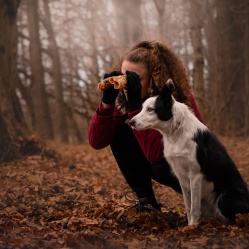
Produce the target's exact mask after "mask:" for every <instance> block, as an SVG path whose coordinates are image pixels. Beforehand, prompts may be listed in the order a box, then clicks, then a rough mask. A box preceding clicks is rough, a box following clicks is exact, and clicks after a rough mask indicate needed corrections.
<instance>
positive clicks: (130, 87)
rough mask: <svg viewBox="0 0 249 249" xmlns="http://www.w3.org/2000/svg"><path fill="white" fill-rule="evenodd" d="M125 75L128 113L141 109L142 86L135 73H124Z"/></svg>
mask: <svg viewBox="0 0 249 249" xmlns="http://www.w3.org/2000/svg"><path fill="white" fill-rule="evenodd" d="M126 75H127V100H128V106H129V107H128V108H129V110H130V111H135V110H137V109H139V108H141V107H142V100H141V89H142V85H141V82H140V79H139V76H138V75H137V74H136V73H135V72H131V71H126Z"/></svg>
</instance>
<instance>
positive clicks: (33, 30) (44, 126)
mask: <svg viewBox="0 0 249 249" xmlns="http://www.w3.org/2000/svg"><path fill="white" fill-rule="evenodd" d="M27 12H28V26H29V27H28V28H29V36H30V45H29V48H30V68H31V74H32V88H31V92H32V97H33V103H34V109H35V127H36V131H37V132H38V133H39V135H41V136H42V137H45V138H50V139H53V137H54V134H53V127H52V121H51V116H50V109H49V105H48V97H47V93H46V89H45V84H44V72H43V66H42V57H41V55H42V54H41V53H42V49H41V43H40V34H39V13H38V1H33V0H27Z"/></svg>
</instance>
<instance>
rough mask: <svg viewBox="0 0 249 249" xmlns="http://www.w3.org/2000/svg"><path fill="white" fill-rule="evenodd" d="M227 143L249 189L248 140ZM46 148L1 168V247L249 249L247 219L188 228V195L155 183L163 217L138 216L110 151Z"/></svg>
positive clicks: (83, 147) (159, 214)
mask: <svg viewBox="0 0 249 249" xmlns="http://www.w3.org/2000/svg"><path fill="white" fill-rule="evenodd" d="M221 140H222V142H223V143H224V144H225V146H226V147H227V150H228V151H229V153H230V154H231V156H232V157H233V159H234V161H235V162H236V163H237V165H238V168H239V170H240V172H241V174H242V176H243V178H244V180H245V181H247V182H249V147H248V143H249V141H248V139H247V140H246V139H241V138H232V139H231V138H221ZM48 145H49V148H54V149H56V151H57V152H58V153H55V152H54V150H53V149H45V150H43V152H42V153H41V154H40V155H33V156H28V157H25V158H23V159H21V160H17V161H15V162H12V163H7V164H2V165H1V171H0V188H1V191H0V248H27V249H28V248H53V249H54V248H64V249H65V248H77V249H81V248H87V249H91V248H108V249H114V248H139V249H142V248H150V249H156V248H233V249H234V248H249V215H243V216H242V215H238V217H237V220H236V223H235V224H234V225H232V226H225V225H222V224H220V223H219V221H215V220H212V221H210V222H209V223H206V224H204V223H201V224H199V225H198V226H192V227H187V226H186V216H185V209H184V206H183V201H182V196H181V195H179V194H177V193H175V192H174V191H172V190H171V189H170V188H168V187H165V186H162V185H160V184H158V183H156V182H153V186H154V190H155V193H156V196H157V198H158V201H159V202H160V203H162V205H163V208H162V212H156V211H155V210H152V211H151V212H150V213H145V212H143V213H138V214H136V213H135V212H134V210H133V208H132V206H133V205H134V201H135V200H134V199H133V198H132V193H131V192H130V189H129V187H128V186H127V184H126V183H125V181H124V179H123V177H122V175H121V173H120V172H119V170H118V168H117V165H116V163H115V161H114V159H113V157H112V155H111V152H110V150H109V148H106V149H103V150H100V151H95V150H93V149H91V148H90V147H89V146H88V145H63V144H55V143H48ZM126 197H127V198H128V199H129V200H127V198H126ZM132 199H133V200H132Z"/></svg>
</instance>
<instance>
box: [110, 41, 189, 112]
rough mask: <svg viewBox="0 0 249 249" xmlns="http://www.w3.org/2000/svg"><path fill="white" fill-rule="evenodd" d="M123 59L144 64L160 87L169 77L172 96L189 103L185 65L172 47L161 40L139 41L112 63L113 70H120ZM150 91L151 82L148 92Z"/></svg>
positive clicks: (121, 102)
mask: <svg viewBox="0 0 249 249" xmlns="http://www.w3.org/2000/svg"><path fill="white" fill-rule="evenodd" d="M124 60H128V61H130V62H133V63H142V64H144V65H146V68H147V70H148V73H149V75H150V78H151V79H152V78H153V79H154V81H155V83H156V85H157V87H158V88H159V89H161V88H162V87H163V85H164V83H165V82H166V81H167V80H168V79H169V78H171V79H172V80H173V82H174V84H175V91H174V93H173V96H174V97H175V99H176V100H177V101H179V102H182V103H185V104H187V105H188V104H189V101H188V98H189V95H190V89H191V86H190V82H189V76H188V72H187V69H186V67H185V66H184V64H183V62H182V60H181V59H180V58H179V57H178V56H177V55H176V53H175V52H174V51H173V49H172V48H171V47H170V46H169V45H168V44H166V43H164V42H161V41H151V42H150V41H141V42H138V43H137V44H136V45H134V46H133V47H132V48H130V49H129V50H128V51H127V52H126V53H125V54H124V55H123V56H122V57H121V58H120V59H119V61H118V62H117V63H116V64H115V65H114V68H113V69H114V70H119V71H120V70H121V66H122V63H123V61H124ZM150 93H151V83H150V86H149V88H148V94H150ZM123 97H124V96H123V94H122V93H121V94H120V98H119V99H118V102H119V106H121V109H122V108H123V109H125V108H124V103H123V101H124V99H122V98H123Z"/></svg>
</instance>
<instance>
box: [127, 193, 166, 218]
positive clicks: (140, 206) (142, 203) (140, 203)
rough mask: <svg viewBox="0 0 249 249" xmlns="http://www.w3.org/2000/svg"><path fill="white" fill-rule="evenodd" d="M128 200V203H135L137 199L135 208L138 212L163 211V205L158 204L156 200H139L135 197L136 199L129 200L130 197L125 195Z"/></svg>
mask: <svg viewBox="0 0 249 249" xmlns="http://www.w3.org/2000/svg"><path fill="white" fill-rule="evenodd" d="M125 197H126V199H127V200H128V201H131V202H134V201H135V198H136V201H135V202H136V204H135V205H134V206H133V208H135V209H136V212H137V213H138V212H143V211H149V212H150V211H151V210H152V209H157V210H158V211H161V206H162V204H158V203H157V202H156V200H155V198H150V199H149V198H147V197H143V198H140V199H138V198H137V197H135V198H134V199H131V198H130V197H129V198H128V195H127V194H126V195H125Z"/></svg>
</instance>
